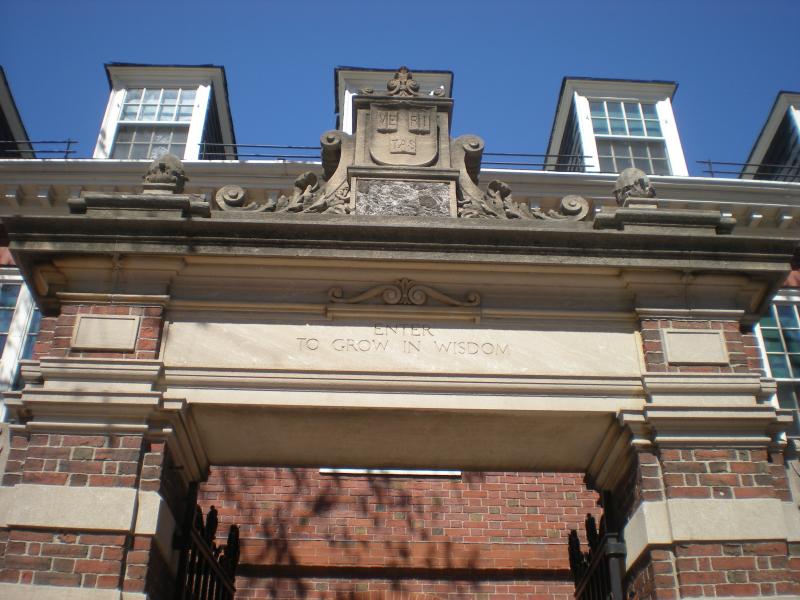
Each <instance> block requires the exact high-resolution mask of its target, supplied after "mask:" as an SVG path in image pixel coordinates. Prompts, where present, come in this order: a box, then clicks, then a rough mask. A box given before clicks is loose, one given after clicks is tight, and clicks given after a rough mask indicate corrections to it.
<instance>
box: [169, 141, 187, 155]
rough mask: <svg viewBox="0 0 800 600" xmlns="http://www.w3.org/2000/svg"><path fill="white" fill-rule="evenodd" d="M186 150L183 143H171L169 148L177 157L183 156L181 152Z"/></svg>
mask: <svg viewBox="0 0 800 600" xmlns="http://www.w3.org/2000/svg"><path fill="white" fill-rule="evenodd" d="M185 150H186V146H185V145H184V144H173V145H172V147H171V148H170V153H172V154H174V155H175V156H177V157H178V158H183V153H184V151H185Z"/></svg>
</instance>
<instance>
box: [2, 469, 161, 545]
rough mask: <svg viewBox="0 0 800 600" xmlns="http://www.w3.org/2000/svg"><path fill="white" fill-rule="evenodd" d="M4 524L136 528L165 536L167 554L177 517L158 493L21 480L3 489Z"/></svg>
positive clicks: (77, 527)
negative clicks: (20, 482) (28, 482)
mask: <svg viewBox="0 0 800 600" xmlns="http://www.w3.org/2000/svg"><path fill="white" fill-rule="evenodd" d="M134 515H135V517H136V519H135V521H134ZM0 527H16V528H31V527H44V528H48V529H74V530H80V531H125V532H128V531H133V532H135V533H136V534H138V535H157V539H158V538H161V537H164V536H166V537H164V539H165V540H168V542H167V543H166V545H165V547H162V550H164V549H166V550H168V551H167V552H165V554H166V555H167V556H169V554H170V553H171V552H172V549H171V547H170V544H171V536H172V531H173V530H174V528H175V519H174V517H173V516H172V514H171V513H170V510H169V507H167V505H166V503H165V502H164V501H163V500H162V499H161V497H160V496H159V495H158V493H157V492H147V491H140V492H138V494H137V490H136V489H134V488H100V487H68V486H59V487H58V488H57V489H56V488H54V487H53V486H50V485H38V484H19V485H16V486H14V487H4V488H0ZM160 541H161V542H162V543H163V542H164V540H160Z"/></svg>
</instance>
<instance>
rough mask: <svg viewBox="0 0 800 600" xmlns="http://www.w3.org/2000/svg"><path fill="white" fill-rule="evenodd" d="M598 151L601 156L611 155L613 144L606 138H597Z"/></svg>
mask: <svg viewBox="0 0 800 600" xmlns="http://www.w3.org/2000/svg"><path fill="white" fill-rule="evenodd" d="M597 153H598V154H600V155H601V156H611V144H609V143H608V142H607V141H605V140H597Z"/></svg>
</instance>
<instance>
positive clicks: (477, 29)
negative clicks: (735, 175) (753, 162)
mask: <svg viewBox="0 0 800 600" xmlns="http://www.w3.org/2000/svg"><path fill="white" fill-rule="evenodd" d="M0 23H2V24H3V28H2V29H3V33H2V35H1V36H0V64H2V65H3V67H4V68H5V71H6V76H7V78H8V79H9V82H10V84H11V87H12V91H13V94H14V97H15V99H16V102H17V105H18V107H19V109H20V112H21V114H22V117H23V120H24V122H25V125H26V127H27V129H28V133H29V135H30V137H31V138H33V139H65V138H68V137H71V138H73V139H77V140H78V141H79V142H80V144H79V147H78V150H79V156H89V155H90V154H91V151H92V148H93V146H94V142H95V138H96V135H97V131H98V128H99V125H100V121H101V118H102V115H103V110H104V108H105V104H106V102H107V99H108V97H107V94H108V84H107V82H106V77H105V72H104V69H103V63H105V62H112V61H119V62H141V63H159V64H161V63H163V64H168V63H172V64H202V63H213V64H218V65H223V66H224V67H225V69H226V71H227V77H228V87H229V94H230V101H231V108H232V113H233V120H234V125H235V129H236V136H237V140H238V141H239V142H240V143H261V144H295V145H315V144H317V143H318V139H319V135H320V134H321V133H322V132H323V131H325V130H327V129H330V128H332V127H333V126H334V125H335V115H334V113H333V106H334V99H333V69H334V67H336V66H337V65H354V66H365V67H379V68H395V67H398V66H399V65H401V64H407V65H408V66H409V67H410V68H411V69H412V71H413V70H414V69H415V68H416V69H447V70H452V71H453V72H454V73H455V85H454V98H455V116H454V120H453V134H454V135H459V134H462V133H475V134H478V135H480V136H482V137H483V138H484V139H485V140H486V148H487V151H494V152H503V151H505V152H509V151H513V152H533V153H541V152H545V151H546V146H547V141H548V137H549V134H550V128H551V125H552V120H553V114H554V111H555V107H556V100H557V97H558V92H559V88H560V85H561V79H562V77H563V76H565V75H575V76H587V77H609V78H630V79H661V80H670V81H677V82H678V83H679V88H678V92H677V94H676V96H675V99H674V110H675V115H676V119H677V122H678V127H679V130H680V133H681V138H682V141H683V146H684V151H685V153H686V159H687V163H688V164H689V170H690V172H692V173H693V174H700V169H701V168H702V167H700V166H699V165H697V164H696V163H695V161H696V160H700V159H706V158H709V157H710V158H712V159H714V160H720V161H726V160H728V161H744V160H745V159H746V158H747V155H748V153H749V151H750V148H751V146H752V144H753V141H754V140H755V137H756V136H757V135H758V132H759V131H760V129H761V126H762V125H763V123H764V120H765V119H766V116H767V113H768V111H769V109H770V107H771V106H772V103H773V101H774V99H775V96H776V94H777V93H778V91H779V90H793V91H797V90H800V47H799V46H800V45H799V44H798V39H800V3H798V2H797V0H792V1H789V0H786V1H780V0H760V1H756V0H752V1H750V2H744V1H739V0H728V1H722V0H720V1H702V0H695V1H680V0H675V1H672V2H652V1H651V2H648V1H644V0H642V1H639V2H627V1H617V2H600V1H597V2H583V1H573V2H557V1H552V0H550V1H546V2H538V1H536V2H534V1H530V2H522V1H519V2H513V1H504V0H495V1H493V2H488V1H486V2H473V1H469V0H465V1H461V2H455V1H453V2H435V1H433V0H428V1H427V2H418V1H416V0H409V1H404V2H398V1H394V2H381V1H378V0H376V1H374V2H352V1H335V2H334V1H330V2H321V1H320V2H305V1H302V0H295V1H294V2H272V1H269V2H268V1H262V2H256V1H236V0H227V1H226V2H220V1H218V2H208V1H196V2H184V1H181V0H170V1H163V2H150V1H137V2H115V1H112V0H105V1H89V0H70V1H64V0H59V1H43V0H26V1H24V2H22V1H18V0H17V1H14V0H0Z"/></svg>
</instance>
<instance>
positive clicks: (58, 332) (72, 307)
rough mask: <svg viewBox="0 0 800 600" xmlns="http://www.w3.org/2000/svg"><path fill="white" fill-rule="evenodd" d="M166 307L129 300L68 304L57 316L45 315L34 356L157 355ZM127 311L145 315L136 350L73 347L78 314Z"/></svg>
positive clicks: (101, 356)
mask: <svg viewBox="0 0 800 600" xmlns="http://www.w3.org/2000/svg"><path fill="white" fill-rule="evenodd" d="M163 313H164V309H163V307H160V306H133V305H127V304H68V305H64V306H62V307H61V314H60V315H58V316H57V317H44V318H43V319H42V321H41V325H40V329H39V335H38V336H37V338H36V345H35V346H34V349H33V358H34V359H39V358H43V357H45V356H47V357H54V358H61V357H72V358H129V359H130V358H141V359H153V358H158V351H159V344H160V340H161V332H162V327H163V318H162V317H163ZM88 314H92V315H126V316H139V317H142V319H141V322H140V324H139V331H138V334H137V338H136V347H135V350H134V351H133V352H95V351H85V350H82V351H73V350H70V343H71V341H72V334H73V331H74V329H75V323H76V321H77V315H88Z"/></svg>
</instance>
